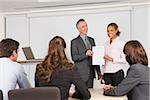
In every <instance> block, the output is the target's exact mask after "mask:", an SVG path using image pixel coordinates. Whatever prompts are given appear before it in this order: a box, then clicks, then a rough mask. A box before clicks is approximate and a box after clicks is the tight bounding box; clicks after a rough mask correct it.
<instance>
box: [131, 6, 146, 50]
mask: <svg viewBox="0 0 150 100" xmlns="http://www.w3.org/2000/svg"><path fill="white" fill-rule="evenodd" d="M131 17H132V21H131V25H132V27H131V29H132V32H131V39H135V40H138V41H140V42H141V43H142V44H143V46H144V47H145V49H146V51H148V38H147V37H148V7H147V5H143V6H135V7H133V10H132V16H131Z"/></svg>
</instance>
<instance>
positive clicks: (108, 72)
mask: <svg viewBox="0 0 150 100" xmlns="http://www.w3.org/2000/svg"><path fill="white" fill-rule="evenodd" d="M107 34H108V37H109V40H108V41H107V42H106V44H105V56H104V60H105V70H104V81H105V85H109V84H111V85H112V86H117V85H118V84H119V83H120V82H121V81H122V80H123V78H124V72H123V68H122V64H125V63H126V60H125V56H124V53H123V47H124V42H123V41H121V40H120V39H119V36H120V31H119V30H118V25H117V24H116V23H110V24H108V26H107Z"/></svg>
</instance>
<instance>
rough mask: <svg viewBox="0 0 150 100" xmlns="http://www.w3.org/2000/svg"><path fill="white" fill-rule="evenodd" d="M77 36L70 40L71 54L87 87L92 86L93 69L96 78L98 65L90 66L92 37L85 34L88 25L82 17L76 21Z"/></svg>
mask: <svg viewBox="0 0 150 100" xmlns="http://www.w3.org/2000/svg"><path fill="white" fill-rule="evenodd" d="M76 27H77V29H78V31H79V33H80V34H79V36H78V37H76V38H75V39H73V40H72V41H71V56H72V60H73V61H74V63H75V65H76V66H77V68H78V70H79V73H80V75H81V78H82V79H83V81H84V82H85V83H86V85H87V87H88V88H93V80H94V77H95V70H96V71H97V74H98V78H99V76H100V67H99V66H92V55H93V52H92V46H95V42H94V39H93V38H91V37H89V36H87V31H88V26H87V23H86V22H85V20H84V19H79V20H78V21H77V23H76Z"/></svg>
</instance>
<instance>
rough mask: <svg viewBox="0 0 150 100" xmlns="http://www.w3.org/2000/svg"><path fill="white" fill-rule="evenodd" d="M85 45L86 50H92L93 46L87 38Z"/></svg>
mask: <svg viewBox="0 0 150 100" xmlns="http://www.w3.org/2000/svg"><path fill="white" fill-rule="evenodd" d="M84 43H85V46H86V49H91V44H90V42H89V40H88V38H87V37H86V38H85V40H84Z"/></svg>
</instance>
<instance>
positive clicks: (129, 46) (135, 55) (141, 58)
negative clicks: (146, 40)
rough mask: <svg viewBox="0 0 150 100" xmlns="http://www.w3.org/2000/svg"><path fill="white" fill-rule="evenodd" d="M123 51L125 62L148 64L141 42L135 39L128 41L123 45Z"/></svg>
mask: <svg viewBox="0 0 150 100" xmlns="http://www.w3.org/2000/svg"><path fill="white" fill-rule="evenodd" d="M123 52H124V54H125V55H126V60H127V62H128V63H129V64H130V65H132V64H137V63H140V64H143V65H146V66H147V65H148V58H147V55H146V52H145V50H144V48H143V46H142V45H141V43H140V42H138V41H137V40H131V41H128V42H127V43H126V44H125V46H124V49H123Z"/></svg>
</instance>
